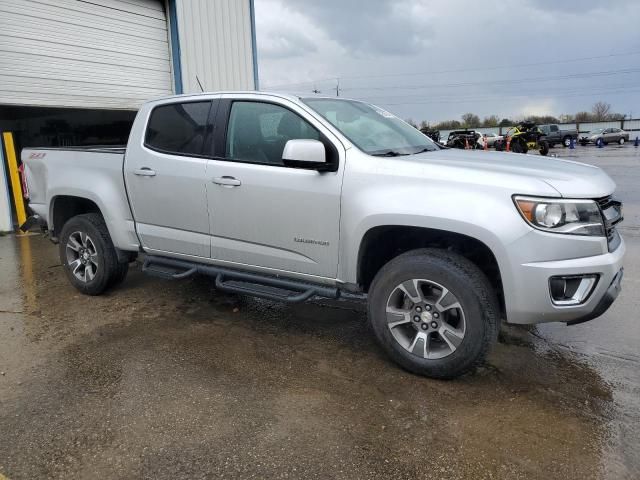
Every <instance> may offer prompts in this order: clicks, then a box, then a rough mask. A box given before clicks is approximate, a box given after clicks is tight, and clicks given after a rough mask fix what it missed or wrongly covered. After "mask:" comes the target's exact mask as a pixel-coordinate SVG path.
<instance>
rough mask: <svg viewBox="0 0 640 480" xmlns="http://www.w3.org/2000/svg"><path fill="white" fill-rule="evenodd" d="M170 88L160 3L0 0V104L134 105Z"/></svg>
mask: <svg viewBox="0 0 640 480" xmlns="http://www.w3.org/2000/svg"><path fill="white" fill-rule="evenodd" d="M171 93H172V81H171V63H170V55H169V41H168V36H167V20H166V16H165V11H164V7H163V2H161V1H157V0H86V1H85V0H4V1H2V2H0V104H4V105H33V106H39V107H43V106H54V107H79V108H108V109H135V108H137V107H138V106H139V105H140V104H141V103H143V102H144V101H146V100H148V99H151V98H154V97H158V96H162V95H167V94H171Z"/></svg>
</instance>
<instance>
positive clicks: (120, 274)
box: [59, 213, 129, 295]
mask: <svg viewBox="0 0 640 480" xmlns="http://www.w3.org/2000/svg"><path fill="white" fill-rule="evenodd" d="M82 234H84V235H86V236H88V238H89V241H87V244H88V245H89V248H84V250H85V251H87V250H90V251H95V257H93V255H90V256H91V257H93V258H94V260H93V261H92V263H93V265H92V266H91V268H90V269H89V272H91V271H93V275H94V276H93V278H88V277H89V276H90V275H89V273H88V272H87V268H88V267H84V277H85V278H86V280H82V279H80V278H78V277H77V276H76V274H74V271H73V270H74V268H73V267H72V266H71V265H70V263H71V260H70V257H73V256H75V253H74V252H75V250H73V249H72V248H70V247H69V248H68V247H67V245H68V244H70V243H73V242H72V241H71V242H70V238H71V236H74V240H75V239H77V238H78V237H79V236H81V235H82ZM59 253H60V261H61V262H62V266H63V268H64V271H65V274H66V275H67V278H68V279H69V281H70V282H71V284H72V285H73V286H74V287H75V288H76V289H77V290H78V291H80V292H81V293H83V294H85V295H100V294H101V293H103V292H104V291H105V290H106V289H107V288H109V287H110V286H112V285H115V283H117V281H122V280H123V279H124V277H125V276H126V272H127V271H128V268H129V265H128V264H121V263H118V255H117V253H116V249H115V247H114V246H113V242H112V241H111V237H110V236H109V231H108V230H107V226H106V224H105V223H104V219H103V218H102V215H100V214H99V213H84V214H82V215H77V216H75V217H72V218H71V219H69V220H68V221H67V223H65V224H64V226H63V227H62V232H61V233H60V245H59ZM80 256H82V255H80ZM78 260H81V259H80V258H78ZM87 265H88V263H87ZM77 266H79V267H80V268H83V267H82V266H80V265H77ZM94 267H95V271H94V270H93V268H94Z"/></svg>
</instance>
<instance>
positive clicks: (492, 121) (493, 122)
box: [482, 115, 500, 127]
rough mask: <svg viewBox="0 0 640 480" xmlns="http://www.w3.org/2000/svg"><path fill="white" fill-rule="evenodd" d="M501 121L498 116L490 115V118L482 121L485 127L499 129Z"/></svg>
mask: <svg viewBox="0 0 640 480" xmlns="http://www.w3.org/2000/svg"><path fill="white" fill-rule="evenodd" d="M499 121H500V119H499V118H498V116H497V115H489V116H488V117H484V120H482V126H483V127H497V126H498V122H499Z"/></svg>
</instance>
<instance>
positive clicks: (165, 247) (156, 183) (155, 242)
mask: <svg viewBox="0 0 640 480" xmlns="http://www.w3.org/2000/svg"><path fill="white" fill-rule="evenodd" d="M217 105H218V100H217V99H214V100H211V99H206V100H201V99H199V100H190V101H182V102H175V103H170V104H161V105H158V106H156V107H154V108H153V109H152V110H151V112H150V114H149V117H148V122H147V126H146V131H145V135H144V138H143V141H142V142H141V144H133V145H131V142H130V145H129V146H128V148H127V154H126V158H125V169H124V176H125V182H126V186H127V193H128V195H129V200H130V203H131V208H132V211H133V217H134V219H135V222H136V231H137V232H138V236H139V238H140V240H141V242H142V245H143V246H144V247H145V248H146V249H147V250H148V251H150V253H157V254H166V253H169V254H180V255H187V256H192V257H204V258H209V257H210V255H211V242H210V239H209V212H208V210H207V202H206V189H205V184H206V177H205V172H206V168H207V157H209V156H210V155H211V148H212V128H211V125H212V118H211V117H212V116H213V115H214V114H215V109H216V107H217Z"/></svg>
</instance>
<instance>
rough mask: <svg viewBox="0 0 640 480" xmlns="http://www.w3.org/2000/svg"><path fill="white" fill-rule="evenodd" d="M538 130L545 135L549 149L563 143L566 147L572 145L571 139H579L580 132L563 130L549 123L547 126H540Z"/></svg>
mask: <svg viewBox="0 0 640 480" xmlns="http://www.w3.org/2000/svg"><path fill="white" fill-rule="evenodd" d="M538 128H539V129H540V130H542V133H544V134H545V136H546V138H545V140H546V141H547V143H548V144H549V147H553V146H554V145H556V144H558V143H561V144H562V145H564V146H565V147H568V146H569V145H571V139H573V140H577V139H578V130H576V129H571V130H561V129H560V127H559V126H558V125H556V124H555V123H549V124H546V125H538Z"/></svg>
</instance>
